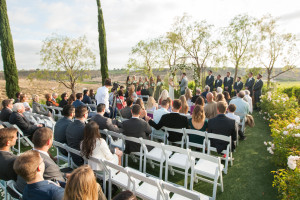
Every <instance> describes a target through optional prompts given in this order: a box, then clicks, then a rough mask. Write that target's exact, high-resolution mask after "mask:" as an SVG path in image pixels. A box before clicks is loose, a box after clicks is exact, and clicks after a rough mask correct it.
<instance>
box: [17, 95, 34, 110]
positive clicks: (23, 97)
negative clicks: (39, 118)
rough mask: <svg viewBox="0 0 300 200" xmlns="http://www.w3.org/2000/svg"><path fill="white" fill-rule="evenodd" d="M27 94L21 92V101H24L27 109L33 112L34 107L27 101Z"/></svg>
mask: <svg viewBox="0 0 300 200" xmlns="http://www.w3.org/2000/svg"><path fill="white" fill-rule="evenodd" d="M27 100H28V99H27V96H26V94H21V95H20V102H21V103H23V105H24V108H25V111H28V112H32V109H31V107H30V106H29V103H28V102H27Z"/></svg>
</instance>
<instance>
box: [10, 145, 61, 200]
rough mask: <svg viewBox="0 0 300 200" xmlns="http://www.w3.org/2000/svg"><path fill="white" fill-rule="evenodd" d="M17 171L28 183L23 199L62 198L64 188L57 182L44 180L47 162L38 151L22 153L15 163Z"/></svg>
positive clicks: (52, 199) (59, 199) (46, 199)
mask: <svg viewBox="0 0 300 200" xmlns="http://www.w3.org/2000/svg"><path fill="white" fill-rule="evenodd" d="M14 170H15V172H16V173H17V174H18V175H20V176H21V177H22V178H23V179H25V181H26V182H27V185H26V186H25V189H24V191H23V197H22V199H23V200H40V199H43V200H62V199H63V196H64V189H63V188H62V187H60V186H59V185H58V184H57V183H54V182H52V181H49V180H44V178H43V174H44V170H45V163H44V162H43V158H42V157H41V156H40V154H39V152H38V151H34V150H29V151H26V152H25V153H22V154H21V155H20V156H19V157H18V158H17V159H16V160H15V163H14Z"/></svg>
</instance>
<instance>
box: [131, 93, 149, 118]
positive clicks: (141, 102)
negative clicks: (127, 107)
mask: <svg viewBox="0 0 300 200" xmlns="http://www.w3.org/2000/svg"><path fill="white" fill-rule="evenodd" d="M152 98H153V97H152ZM135 104H138V105H140V106H141V115H140V118H144V117H145V116H146V115H147V111H146V109H145V104H144V102H143V99H141V98H138V99H137V100H136V102H135Z"/></svg>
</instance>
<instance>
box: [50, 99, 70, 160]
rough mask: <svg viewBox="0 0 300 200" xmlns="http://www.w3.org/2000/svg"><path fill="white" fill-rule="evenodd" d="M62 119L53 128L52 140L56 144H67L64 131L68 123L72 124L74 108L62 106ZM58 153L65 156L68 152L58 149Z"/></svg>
mask: <svg viewBox="0 0 300 200" xmlns="http://www.w3.org/2000/svg"><path fill="white" fill-rule="evenodd" d="M62 115H63V116H64V117H63V118H61V119H59V120H58V121H57V122H56V123H55V127H54V140H55V141H57V142H60V143H62V144H66V143H67V136H66V130H67V127H68V126H69V124H70V123H72V120H73V118H74V116H75V108H74V106H72V105H66V106H64V108H63V110H62ZM59 151H60V152H61V153H62V154H63V155H65V156H67V155H68V152H67V151H66V150H64V149H61V148H59Z"/></svg>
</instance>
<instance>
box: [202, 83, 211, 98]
mask: <svg viewBox="0 0 300 200" xmlns="http://www.w3.org/2000/svg"><path fill="white" fill-rule="evenodd" d="M204 90H205V91H204V92H202V94H201V96H202V97H203V98H204V99H206V95H207V93H209V90H210V88H209V86H208V85H206V86H205V87H204Z"/></svg>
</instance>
